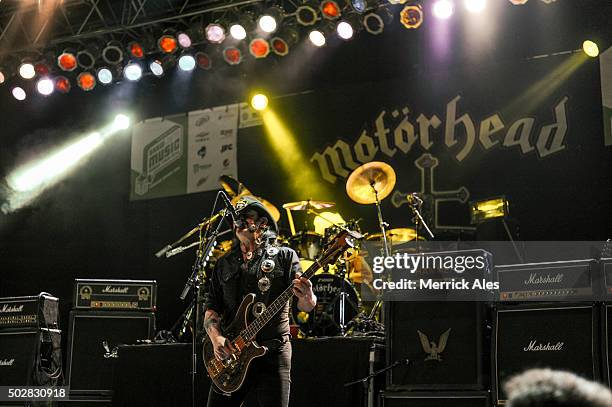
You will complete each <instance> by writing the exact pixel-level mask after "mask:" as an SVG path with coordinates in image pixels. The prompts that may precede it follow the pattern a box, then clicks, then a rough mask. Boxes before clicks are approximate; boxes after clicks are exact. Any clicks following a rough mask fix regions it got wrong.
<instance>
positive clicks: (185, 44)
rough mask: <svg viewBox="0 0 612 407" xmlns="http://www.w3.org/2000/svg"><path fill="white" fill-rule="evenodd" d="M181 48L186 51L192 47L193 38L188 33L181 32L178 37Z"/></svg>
mask: <svg viewBox="0 0 612 407" xmlns="http://www.w3.org/2000/svg"><path fill="white" fill-rule="evenodd" d="M176 39H177V40H178V43H179V45H180V46H181V48H183V49H186V48H190V47H191V37H190V36H189V35H188V34H187V33H186V32H180V33H178V35H177V36H176Z"/></svg>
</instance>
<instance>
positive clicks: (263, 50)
mask: <svg viewBox="0 0 612 407" xmlns="http://www.w3.org/2000/svg"><path fill="white" fill-rule="evenodd" d="M249 52H250V53H251V55H253V56H254V57H255V58H265V57H267V56H268V54H269V53H270V44H268V41H266V40H264V39H263V38H255V39H254V40H252V41H251V43H250V44H249Z"/></svg>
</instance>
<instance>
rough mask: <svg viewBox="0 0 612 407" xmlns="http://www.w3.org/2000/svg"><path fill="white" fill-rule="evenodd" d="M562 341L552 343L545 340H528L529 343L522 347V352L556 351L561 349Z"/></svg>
mask: <svg viewBox="0 0 612 407" xmlns="http://www.w3.org/2000/svg"><path fill="white" fill-rule="evenodd" d="M563 345H564V342H557V343H555V344H552V345H551V343H550V342H547V343H546V344H543V343H537V341H536V340H533V341H531V342H529V345H527V346H525V347H524V348H523V351H524V352H556V351H561V350H563Z"/></svg>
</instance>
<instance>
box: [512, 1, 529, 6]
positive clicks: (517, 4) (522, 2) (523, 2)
mask: <svg viewBox="0 0 612 407" xmlns="http://www.w3.org/2000/svg"><path fill="white" fill-rule="evenodd" d="M510 3H512V4H514V5H515V6H522V5H523V4H525V3H527V0H510Z"/></svg>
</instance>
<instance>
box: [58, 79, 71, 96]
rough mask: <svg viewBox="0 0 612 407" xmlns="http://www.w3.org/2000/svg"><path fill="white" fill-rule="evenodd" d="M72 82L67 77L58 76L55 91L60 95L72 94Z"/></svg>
mask: <svg viewBox="0 0 612 407" xmlns="http://www.w3.org/2000/svg"><path fill="white" fill-rule="evenodd" d="M70 87H71V86H70V81H69V80H68V78H66V77H65V76H58V77H57V78H55V90H56V91H58V92H59V93H64V94H66V93H68V92H70Z"/></svg>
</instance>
